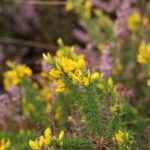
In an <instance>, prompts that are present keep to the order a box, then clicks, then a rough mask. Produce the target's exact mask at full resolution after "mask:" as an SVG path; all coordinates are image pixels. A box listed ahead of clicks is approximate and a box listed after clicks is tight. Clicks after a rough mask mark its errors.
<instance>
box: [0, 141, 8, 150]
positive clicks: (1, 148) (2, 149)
mask: <svg viewBox="0 0 150 150" xmlns="http://www.w3.org/2000/svg"><path fill="white" fill-rule="evenodd" d="M8 148H10V140H9V139H8V140H5V139H1V140H0V150H8Z"/></svg>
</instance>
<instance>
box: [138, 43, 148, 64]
mask: <svg viewBox="0 0 150 150" xmlns="http://www.w3.org/2000/svg"><path fill="white" fill-rule="evenodd" d="M149 60H150V44H146V43H145V42H144V41H142V42H141V44H140V46H139V54H138V56H137V61H138V62H139V63H140V64H146V63H148V61H149Z"/></svg>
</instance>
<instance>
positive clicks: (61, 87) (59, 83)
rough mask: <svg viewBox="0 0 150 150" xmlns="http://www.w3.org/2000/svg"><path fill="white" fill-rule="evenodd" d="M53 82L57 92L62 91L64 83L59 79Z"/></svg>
mask: <svg viewBox="0 0 150 150" xmlns="http://www.w3.org/2000/svg"><path fill="white" fill-rule="evenodd" d="M55 84H56V86H57V88H56V92H57V93H62V92H63V91H64V90H65V84H64V83H63V82H62V81H61V80H59V81H55Z"/></svg>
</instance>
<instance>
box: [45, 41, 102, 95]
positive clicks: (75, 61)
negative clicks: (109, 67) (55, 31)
mask: <svg viewBox="0 0 150 150" xmlns="http://www.w3.org/2000/svg"><path fill="white" fill-rule="evenodd" d="M58 44H59V45H60V50H58V51H57V53H56V57H54V58H52V57H51V55H50V54H49V53H47V54H43V58H44V60H45V61H47V63H48V64H50V65H51V66H52V69H51V70H50V72H49V75H50V77H51V78H52V80H53V82H54V84H55V85H56V86H57V88H56V92H58V93H60V92H63V91H64V89H65V83H64V82H63V77H65V76H66V75H67V76H68V77H69V78H70V79H71V80H72V83H73V84H75V85H77V84H79V85H82V86H85V87H87V86H88V85H89V84H90V83H91V82H93V81H94V80H97V79H98V78H100V77H102V75H101V74H99V73H98V72H95V73H91V72H90V71H89V70H88V71H86V69H85V66H86V64H85V61H84V56H83V55H76V54H75V52H74V48H73V47H68V46H64V45H63V42H62V40H61V39H58Z"/></svg>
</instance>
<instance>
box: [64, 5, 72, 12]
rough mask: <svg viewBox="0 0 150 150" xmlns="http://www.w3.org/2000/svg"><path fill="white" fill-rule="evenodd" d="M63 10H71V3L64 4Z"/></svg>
mask: <svg viewBox="0 0 150 150" xmlns="http://www.w3.org/2000/svg"><path fill="white" fill-rule="evenodd" d="M65 10H66V11H71V10H73V5H72V4H71V3H68V4H67V5H66V6H65Z"/></svg>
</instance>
